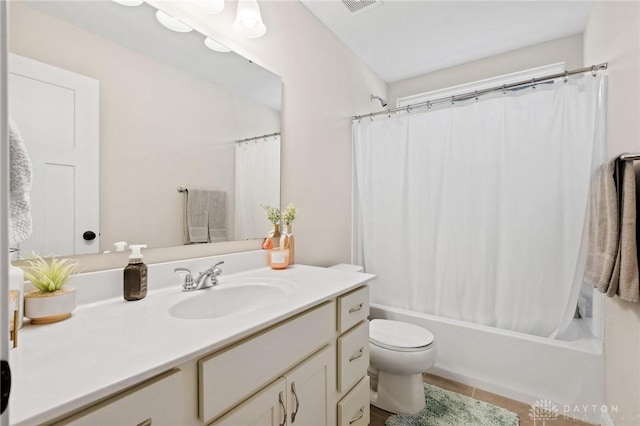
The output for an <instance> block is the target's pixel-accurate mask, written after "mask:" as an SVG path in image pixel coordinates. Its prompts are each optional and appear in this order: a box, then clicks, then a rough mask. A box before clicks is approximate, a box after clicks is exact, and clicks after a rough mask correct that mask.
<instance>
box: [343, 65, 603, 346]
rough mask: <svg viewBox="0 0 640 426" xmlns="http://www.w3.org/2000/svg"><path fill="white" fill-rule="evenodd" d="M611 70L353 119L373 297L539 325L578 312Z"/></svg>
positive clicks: (359, 250)
mask: <svg viewBox="0 0 640 426" xmlns="http://www.w3.org/2000/svg"><path fill="white" fill-rule="evenodd" d="M603 88H604V82H603V77H602V76H600V75H599V76H598V77H595V78H594V77H592V76H591V75H588V76H585V77H582V78H579V79H576V80H570V81H569V82H567V83H563V82H562V80H560V81H559V82H556V83H554V84H546V85H539V86H538V87H537V88H535V89H533V88H530V89H526V90H520V91H518V92H517V93H516V92H514V93H509V94H506V95H503V94H496V95H492V96H491V97H485V98H480V100H479V101H475V100H471V101H467V102H466V103H464V104H457V105H454V106H450V107H445V108H441V109H438V110H435V111H433V110H432V111H430V112H425V113H412V114H410V115H406V114H405V115H403V116H400V117H395V118H387V117H386V116H382V118H376V119H373V120H371V119H369V118H363V119H362V120H361V122H358V121H355V122H354V125H353V129H354V165H355V183H354V185H355V186H354V188H355V191H354V198H355V210H354V260H355V261H356V262H358V263H361V264H363V265H364V266H365V268H366V271H367V272H371V273H374V274H377V275H378V279H377V280H376V281H375V282H374V283H373V284H372V288H371V292H372V301H373V302H374V303H381V304H385V305H391V306H395V307H399V308H404V309H409V310H413V311H419V312H424V313H430V314H435V315H440V316H444V317H448V318H454V319H460V320H464V321H469V322H474V323H479V324H485V325H490V326H495V327H499V328H505V329H510V330H515V331H520V332H525V333H530V334H535V335H539V336H550V335H552V334H554V333H556V332H558V330H559V328H560V327H561V326H562V325H563V322H567V321H568V320H567V318H566V317H567V316H568V319H569V320H570V318H571V316H572V315H566V314H567V312H568V313H569V314H572V313H573V309H575V303H576V300H577V294H578V290H579V287H580V284H581V282H582V273H583V271H584V267H583V265H584V263H583V259H581V250H580V249H581V243H582V240H583V239H585V238H586V237H585V236H583V230H584V224H585V221H586V214H587V198H588V190H589V180H590V176H591V173H592V171H593V170H594V169H595V168H596V167H597V165H598V164H600V163H601V162H602V161H603V154H604V147H603V140H602V136H601V135H602V128H601V126H602V114H603V113H602V106H601V102H602V91H603Z"/></svg>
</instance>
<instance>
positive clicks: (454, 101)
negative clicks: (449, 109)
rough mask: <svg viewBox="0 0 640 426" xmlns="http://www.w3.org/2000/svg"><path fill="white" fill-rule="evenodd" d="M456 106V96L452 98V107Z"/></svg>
mask: <svg viewBox="0 0 640 426" xmlns="http://www.w3.org/2000/svg"><path fill="white" fill-rule="evenodd" d="M455 104H456V97H455V96H453V95H452V96H451V105H455Z"/></svg>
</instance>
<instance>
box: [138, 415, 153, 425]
mask: <svg viewBox="0 0 640 426" xmlns="http://www.w3.org/2000/svg"><path fill="white" fill-rule="evenodd" d="M136 426H151V417H149V418H148V419H146V420H143V421H141V422H140V423H138V424H137V425H136Z"/></svg>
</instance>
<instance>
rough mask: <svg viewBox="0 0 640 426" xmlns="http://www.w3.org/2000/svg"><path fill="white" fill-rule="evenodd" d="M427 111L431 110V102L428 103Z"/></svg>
mask: <svg viewBox="0 0 640 426" xmlns="http://www.w3.org/2000/svg"><path fill="white" fill-rule="evenodd" d="M427 109H431V101H427Z"/></svg>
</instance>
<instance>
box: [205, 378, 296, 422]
mask: <svg viewBox="0 0 640 426" xmlns="http://www.w3.org/2000/svg"><path fill="white" fill-rule="evenodd" d="M286 393H287V388H286V381H285V379H283V378H280V379H278V380H276V381H275V382H273V383H272V384H271V385H269V386H268V387H267V388H266V389H263V390H261V391H260V392H258V393H257V394H255V395H254V396H252V397H251V398H249V399H247V400H246V401H245V402H243V403H242V404H240V405H239V406H237V407H236V408H234V409H233V410H231V411H230V412H229V413H228V414H226V415H225V416H223V417H222V418H220V419H219V420H216V421H215V422H213V423H212V425H214V426H284V425H285V423H286V417H287V406H286V404H287V397H286Z"/></svg>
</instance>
